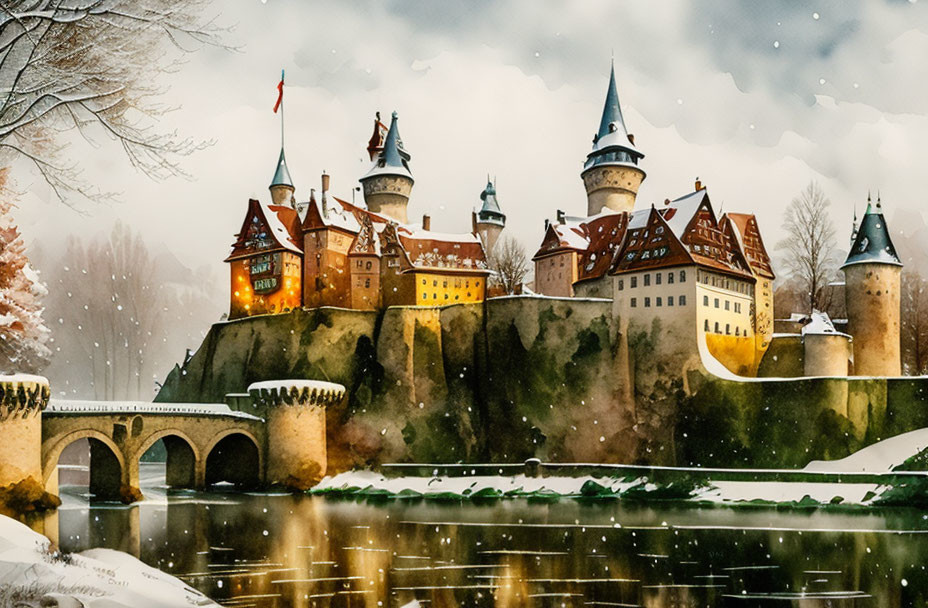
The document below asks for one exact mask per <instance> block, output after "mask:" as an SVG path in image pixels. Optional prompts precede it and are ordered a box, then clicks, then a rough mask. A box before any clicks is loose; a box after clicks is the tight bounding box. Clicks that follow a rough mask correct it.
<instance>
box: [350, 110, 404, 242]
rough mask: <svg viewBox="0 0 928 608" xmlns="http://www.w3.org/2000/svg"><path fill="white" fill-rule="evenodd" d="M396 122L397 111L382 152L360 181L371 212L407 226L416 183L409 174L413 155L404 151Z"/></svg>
mask: <svg viewBox="0 0 928 608" xmlns="http://www.w3.org/2000/svg"><path fill="white" fill-rule="evenodd" d="M396 123H397V114H396V112H394V113H393V118H392V119H391V121H390V130H389V131H387V138H386V140H385V141H384V144H383V150H381V151H380V153H379V154H378V155H377V158H376V159H374V164H373V166H371V169H370V171H368V172H367V174H366V175H365V176H364V177H362V178H361V186H362V187H363V188H364V201H365V202H366V203H367V208H368V209H369V210H371V211H373V212H374V213H381V214H383V215H386V216H387V217H389V218H391V219H394V220H396V221H397V222H400V223H401V224H405V223H406V222H407V215H406V206H407V204H408V203H409V194H410V193H411V192H412V185H413V183H415V180H413V178H412V173H411V172H410V171H409V159H410V156H409V154H407V153H406V151H405V150H404V149H403V141H402V139H400V132H399V127H397V124H396Z"/></svg>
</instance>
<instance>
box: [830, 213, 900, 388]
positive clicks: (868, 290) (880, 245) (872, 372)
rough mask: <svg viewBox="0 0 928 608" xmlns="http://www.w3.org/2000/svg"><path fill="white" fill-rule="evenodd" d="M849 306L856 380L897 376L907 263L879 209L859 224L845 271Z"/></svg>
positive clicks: (849, 331) (865, 214)
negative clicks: (903, 274) (901, 305)
mask: <svg viewBox="0 0 928 608" xmlns="http://www.w3.org/2000/svg"><path fill="white" fill-rule="evenodd" d="M841 269H842V270H844V276H845V288H844V295H845V301H846V304H847V320H848V333H850V334H851V336H852V337H853V342H852V345H853V351H854V374H855V375H857V376H898V375H899V374H900V373H901V372H902V366H901V360H900V353H899V350H900V347H899V305H900V298H899V295H900V294H899V292H900V284H901V277H902V262H901V261H900V260H899V256H897V255H896V250H895V248H894V247H893V242H892V240H891V239H890V238H889V229H888V228H887V226H886V219H885V218H884V217H883V209H882V205H881V204H880V200H879V198H877V203H876V207H875V208H874V207H873V206H872V205H871V204H870V201H869V197H868V200H867V211H866V212H865V213H864V216H863V218H861V220H860V226H859V227H858V228H857V236H856V238H855V239H854V244H853V245H852V246H851V251H850V253H848V255H847V259H846V260H845V261H844V265H843V266H841Z"/></svg>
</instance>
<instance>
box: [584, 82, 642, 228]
mask: <svg viewBox="0 0 928 608" xmlns="http://www.w3.org/2000/svg"><path fill="white" fill-rule="evenodd" d="M642 158H644V154H642V153H641V152H639V151H638V149H637V148H635V138H634V136H633V135H629V134H628V131H627V130H626V129H625V120H624V119H623V118H622V108H621V107H620V106H619V93H618V91H617V90H616V86H615V66H614V65H613V67H612V69H611V70H610V74H609V89H608V90H607V91H606V105H605V106H604V107H603V116H602V119H600V121H599V131H598V132H597V133H596V135H595V136H594V137H593V151H592V152H590V153H589V154H588V155H587V157H586V162H585V163H584V164H583V172H582V173H581V174H580V177H581V178H583V186H584V187H585V188H586V198H587V215H596V214H597V213H599V212H600V211H602V210H603V208H604V207H605V208H608V209H612V210H614V211H631V210H632V208H633V207H634V206H635V197H636V196H637V195H638V187H639V186H641V182H642V181H644V178H645V172H644V170H643V169H641V168H640V167H639V166H638V161H639V160H641V159H642Z"/></svg>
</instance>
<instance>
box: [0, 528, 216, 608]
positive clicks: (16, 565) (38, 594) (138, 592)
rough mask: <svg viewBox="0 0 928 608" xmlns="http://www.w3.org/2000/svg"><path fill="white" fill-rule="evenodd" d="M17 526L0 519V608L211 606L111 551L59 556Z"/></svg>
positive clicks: (164, 576) (177, 582)
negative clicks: (1, 607)
mask: <svg viewBox="0 0 928 608" xmlns="http://www.w3.org/2000/svg"><path fill="white" fill-rule="evenodd" d="M49 545H50V543H49V541H48V539H47V538H45V537H44V536H42V535H41V534H37V533H36V532H33V531H32V530H30V529H29V528H28V527H26V526H24V525H23V524H21V523H19V522H17V521H15V520H13V519H10V518H9V517H3V516H0V606H16V607H18V608H33V607H35V608H39V607H40V606H41V607H43V608H46V607H47V608H53V607H56V606H57V607H59V608H80V607H83V608H164V607H166V606H215V607H218V606H219V604H216V603H215V602H213V601H212V600H210V599H209V598H207V597H206V596H205V595H203V594H202V593H200V592H199V591H196V590H194V589H192V588H190V587H188V586H187V585H185V584H184V583H183V582H181V581H180V580H178V579H176V578H174V577H173V576H170V575H168V574H165V573H163V572H161V571H160V570H156V569H154V568H152V567H150V566H146V565H145V564H143V563H142V562H140V561H139V560H137V559H135V558H134V557H132V556H130V555H127V554H125V553H121V552H119V551H113V550H111V549H91V550H89V551H84V552H82V553H75V554H70V555H61V554H58V553H55V552H53V551H51V550H50V548H49Z"/></svg>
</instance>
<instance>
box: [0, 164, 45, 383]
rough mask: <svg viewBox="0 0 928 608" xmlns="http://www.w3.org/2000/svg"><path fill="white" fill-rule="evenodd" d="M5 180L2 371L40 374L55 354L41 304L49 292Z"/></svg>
mask: <svg viewBox="0 0 928 608" xmlns="http://www.w3.org/2000/svg"><path fill="white" fill-rule="evenodd" d="M5 177H6V176H5V175H4V174H3V173H0V372H2V373H7V374H13V373H37V372H39V371H41V370H42V369H43V368H44V367H45V366H46V365H48V359H49V356H50V355H51V352H50V351H49V349H48V347H47V346H46V343H47V342H48V339H49V330H48V328H47V327H46V326H45V322H44V321H43V320H42V310H43V309H42V304H41V301H42V298H43V297H44V296H45V295H47V294H48V290H47V289H46V288H45V285H43V284H42V282H41V281H40V280H39V276H38V274H37V273H36V272H35V270H33V269H32V266H31V265H30V264H29V259H28V258H27V257H26V247H25V245H24V244H23V240H22V237H21V235H20V234H19V229H18V228H17V227H16V223H15V222H14V220H13V216H12V210H13V207H14V205H13V203H12V202H11V201H10V193H9V191H8V190H6V189H4V188H3V187H2V184H3V182H4V181H5V179H4V178H5Z"/></svg>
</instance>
